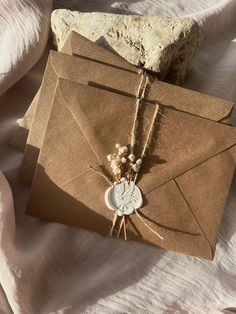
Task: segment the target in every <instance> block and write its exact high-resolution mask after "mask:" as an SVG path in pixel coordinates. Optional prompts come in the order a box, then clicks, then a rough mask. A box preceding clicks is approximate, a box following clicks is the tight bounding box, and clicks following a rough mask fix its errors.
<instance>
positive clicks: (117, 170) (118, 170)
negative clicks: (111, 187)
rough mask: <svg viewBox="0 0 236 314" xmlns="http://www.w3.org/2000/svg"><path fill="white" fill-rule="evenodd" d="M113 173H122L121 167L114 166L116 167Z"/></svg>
mask: <svg viewBox="0 0 236 314" xmlns="http://www.w3.org/2000/svg"><path fill="white" fill-rule="evenodd" d="M113 173H114V174H120V173H121V170H120V168H118V167H117V168H114V169H113Z"/></svg>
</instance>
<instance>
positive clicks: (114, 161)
mask: <svg viewBox="0 0 236 314" xmlns="http://www.w3.org/2000/svg"><path fill="white" fill-rule="evenodd" d="M117 166H118V162H117V160H116V159H113V160H112V161H111V167H112V168H114V167H117Z"/></svg>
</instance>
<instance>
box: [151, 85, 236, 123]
mask: <svg viewBox="0 0 236 314" xmlns="http://www.w3.org/2000/svg"><path fill="white" fill-rule="evenodd" d="M147 100H148V101H158V102H160V103H162V104H163V105H165V106H167V107H170V108H176V109H178V110H182V111H185V112H189V113H191V114H194V115H198V116H200V117H203V118H207V119H211V120H215V121H220V120H222V119H225V118H226V117H228V116H229V115H230V114H231V112H232V109H233V107H234V104H233V102H231V101H227V100H224V99H220V98H216V97H212V96H209V95H206V94H203V93H199V92H196V91H193V90H189V89H186V88H182V87H179V86H175V85H171V84H168V83H164V82H161V81H155V82H154V83H153V84H152V86H151V88H150V91H149V94H148V96H147Z"/></svg>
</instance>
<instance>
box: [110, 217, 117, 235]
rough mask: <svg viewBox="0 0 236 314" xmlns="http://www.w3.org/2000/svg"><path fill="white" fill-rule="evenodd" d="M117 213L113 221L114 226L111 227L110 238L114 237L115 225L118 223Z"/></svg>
mask: <svg viewBox="0 0 236 314" xmlns="http://www.w3.org/2000/svg"><path fill="white" fill-rule="evenodd" d="M117 216H118V215H117V212H115V214H114V218H113V221H112V226H111V229H110V232H109V236H112V235H113V231H114V229H115V225H116V221H117Z"/></svg>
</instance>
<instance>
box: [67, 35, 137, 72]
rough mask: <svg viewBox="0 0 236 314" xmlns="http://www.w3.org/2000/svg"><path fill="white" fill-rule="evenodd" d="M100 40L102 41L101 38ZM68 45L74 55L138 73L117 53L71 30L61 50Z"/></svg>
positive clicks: (135, 68)
mask: <svg viewBox="0 0 236 314" xmlns="http://www.w3.org/2000/svg"><path fill="white" fill-rule="evenodd" d="M100 41H102V38H101V40H100ZM69 46H70V51H71V53H72V54H73V55H74V56H79V57H81V58H84V59H88V60H93V61H96V62H100V63H103V64H107V65H111V66H113V67H117V68H120V69H123V70H125V71H130V72H133V73H138V71H139V69H138V68H137V67H135V66H134V65H132V64H130V63H129V62H127V61H126V60H124V59H123V58H121V57H120V56H119V55H117V54H115V53H113V52H111V51H109V50H108V49H106V48H103V47H101V46H100V45H99V44H98V43H94V42H92V41H91V40H89V39H87V38H86V37H84V36H82V35H81V34H78V33H76V32H74V31H72V32H71V33H70V35H69V36H68V39H67V41H66V42H65V45H64V47H63V49H62V50H61V52H64V51H68V47H69Z"/></svg>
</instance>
